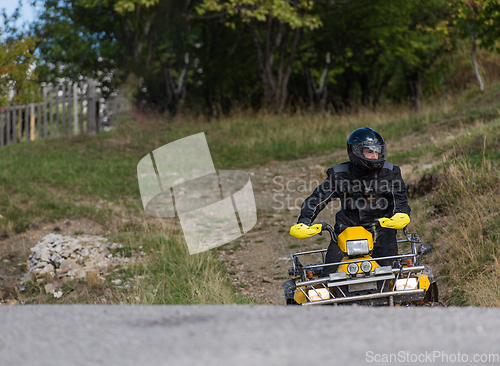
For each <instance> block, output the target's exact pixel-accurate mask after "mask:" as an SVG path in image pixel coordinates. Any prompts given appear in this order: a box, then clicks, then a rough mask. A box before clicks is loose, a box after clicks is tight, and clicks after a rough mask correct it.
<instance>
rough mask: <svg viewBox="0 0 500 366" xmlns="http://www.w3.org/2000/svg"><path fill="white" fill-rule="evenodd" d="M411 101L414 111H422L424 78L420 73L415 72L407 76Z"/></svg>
mask: <svg viewBox="0 0 500 366" xmlns="http://www.w3.org/2000/svg"><path fill="white" fill-rule="evenodd" d="M407 80H408V88H409V90H410V100H411V104H412V107H413V109H415V110H416V111H420V108H421V104H422V77H421V75H420V72H418V71H415V72H413V73H412V74H410V75H409V76H407Z"/></svg>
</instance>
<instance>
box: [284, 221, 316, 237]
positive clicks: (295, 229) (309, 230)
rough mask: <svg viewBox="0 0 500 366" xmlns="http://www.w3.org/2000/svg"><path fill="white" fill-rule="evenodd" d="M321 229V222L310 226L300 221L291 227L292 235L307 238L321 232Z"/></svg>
mask: <svg viewBox="0 0 500 366" xmlns="http://www.w3.org/2000/svg"><path fill="white" fill-rule="evenodd" d="M321 230H322V225H321V224H316V225H312V226H309V225H306V224H304V223H299V224H295V225H293V226H292V227H291V228H290V235H291V236H293V237H295V238H297V239H307V238H309V237H311V236H313V235H316V234H319V233H320V232H321Z"/></svg>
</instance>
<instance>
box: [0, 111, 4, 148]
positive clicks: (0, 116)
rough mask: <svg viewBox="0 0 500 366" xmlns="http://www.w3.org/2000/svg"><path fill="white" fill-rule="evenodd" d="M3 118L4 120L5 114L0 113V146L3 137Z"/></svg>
mask: <svg viewBox="0 0 500 366" xmlns="http://www.w3.org/2000/svg"><path fill="white" fill-rule="evenodd" d="M4 120H5V114H3V113H2V114H0V129H1V136H0V146H3V145H4V144H3V138H4V131H3V127H4Z"/></svg>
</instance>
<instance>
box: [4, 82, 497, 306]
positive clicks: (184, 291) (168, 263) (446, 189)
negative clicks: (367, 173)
mask: <svg viewBox="0 0 500 366" xmlns="http://www.w3.org/2000/svg"><path fill="white" fill-rule="evenodd" d="M499 94H500V84H492V85H490V86H489V87H488V88H487V90H486V92H485V93H478V92H477V91H474V90H471V91H468V92H467V93H465V94H464V95H462V96H461V97H459V98H458V99H456V100H453V101H447V102H440V103H438V104H436V105H432V106H427V107H425V108H424V110H423V111H421V112H420V113H415V112H414V111H411V110H410V109H408V108H405V107H392V108H389V109H386V110H380V111H377V112H373V111H370V110H362V109H361V110H358V111H357V112H352V113H350V114H346V115H342V116H337V115H308V114H302V115H301V114H297V115H293V116H287V115H284V116H276V115H269V114H256V115H235V116H232V117H231V118H225V119H221V120H218V121H213V122H210V123H208V122H206V121H203V120H199V119H189V118H183V117H179V119H177V120H175V121H172V120H168V119H164V118H162V117H159V116H136V117H135V118H134V117H132V116H131V115H124V116H121V119H120V121H119V124H118V126H117V128H116V129H115V130H113V131H111V132H107V133H101V134H99V135H97V136H79V137H71V138H61V139H58V140H53V141H38V142H34V143H22V144H18V145H11V146H7V147H3V148H1V149H0V183H1V184H0V198H1V200H0V213H1V214H2V215H3V217H4V219H2V220H0V231H2V232H3V235H13V234H15V233H19V232H23V231H25V230H27V229H28V228H29V227H30V225H31V224H36V223H43V222H49V221H56V220H59V219H64V218H90V219H93V220H95V221H97V222H100V223H102V224H103V225H104V226H105V227H106V225H108V223H109V222H110V221H112V219H113V218H114V217H116V216H118V217H120V215H122V214H123V212H125V214H126V215H131V216H135V217H139V218H141V219H140V220H142V223H141V224H138V225H137V224H131V223H123V224H122V225H118V228H117V229H116V230H115V231H114V234H113V235H114V236H113V240H115V241H119V242H121V243H122V244H123V245H124V247H125V248H126V251H127V255H130V256H133V255H139V254H138V253H140V252H141V251H144V252H145V253H148V255H147V256H146V257H145V259H144V260H143V261H140V262H138V263H137V265H135V266H133V267H131V268H128V269H121V270H119V271H117V272H115V273H114V274H113V275H112V276H110V277H109V278H108V279H107V280H106V281H105V282H99V281H97V280H95V279H93V280H92V279H91V280H90V281H87V283H81V282H78V281H75V282H73V283H67V284H65V287H64V292H65V293H66V294H67V296H66V295H65V296H63V298H62V299H63V300H55V299H53V297H51V295H47V294H45V293H44V290H43V286H41V285H40V284H30V286H29V289H27V290H26V297H27V299H28V300H27V301H28V302H61V301H67V302H90V303H92V302H106V303H120V302H122V303H141V304H146V303H150V304H165V303H173V304H178V303H231V302H248V301H250V300H247V299H243V298H241V297H238V296H237V295H236V294H235V291H234V287H233V285H232V284H230V283H229V282H228V281H227V280H226V273H225V271H226V269H225V268H224V267H223V266H222V265H221V264H220V262H219V261H218V260H217V259H216V255H215V253H213V252H207V253H202V254H199V255H195V256H189V255H187V253H186V249H185V243H184V242H183V239H182V238H181V236H180V234H179V233H178V232H176V231H172V230H171V229H167V228H164V227H161V226H157V223H156V222H152V221H151V222H150V221H144V220H143V219H144V218H145V217H144V216H142V215H143V213H142V204H141V202H140V197H139V190H138V185H137V182H136V179H137V178H136V165H137V162H138V161H139V160H140V159H141V158H142V157H143V156H144V155H146V154H147V153H149V152H150V151H152V150H154V149H156V148H158V147H160V146H162V145H164V144H166V143H169V142H171V141H174V140H177V139H180V138H183V137H186V136H189V135H192V134H194V133H198V132H205V134H206V136H207V140H208V144H209V147H210V150H211V154H212V158H213V160H214V164H215V167H216V169H234V168H238V169H244V168H248V167H251V166H255V165H258V164H265V163H267V162H270V161H272V160H280V161H285V160H293V159H297V158H303V157H305V156H324V155H326V154H331V153H334V152H343V151H345V141H346V138H347V136H348V135H349V134H350V132H352V131H353V130H354V129H356V128H358V127H363V126H370V127H373V128H375V129H377V130H378V131H379V132H380V133H381V134H382V135H383V136H384V137H385V138H386V140H387V141H388V142H389V143H390V144H391V146H392V148H391V149H389V158H388V160H390V161H391V162H394V163H397V164H403V163H405V164H413V163H416V162H418V161H419V159H421V158H422V157H424V156H431V157H433V158H434V159H438V160H439V161H440V162H441V163H440V164H438V165H436V166H435V167H434V168H433V169H435V170H436V171H440V172H441V173H442V175H443V176H446V177H448V179H447V180H444V181H443V182H442V184H443V185H442V186H441V187H440V188H439V190H438V191H437V193H436V194H435V195H434V196H433V197H432V198H426V199H425V200H424V199H420V200H419V201H415V202H413V203H412V206H413V207H414V214H413V216H412V217H413V219H412V225H416V226H417V228H418V231H419V232H421V233H426V234H425V235H426V236H427V237H428V238H429V239H431V240H433V241H435V243H436V247H437V248H438V250H437V251H436V254H435V256H434V257H435V261H436V262H435V263H436V265H437V266H439V261H441V260H442V261H445V262H446V263H447V264H446V265H444V266H442V272H441V275H442V276H443V278H444V281H445V282H446V283H447V284H448V286H449V287H448V288H449V289H453V291H451V290H450V291H449V293H446V294H445V295H446V296H447V301H449V303H453V304H480V305H488V304H490V305H491V304H494V303H495V302H494V300H493V299H494V298H495V296H497V291H496V290H495V289H494V287H493V286H489V283H493V284H495V283H496V282H495V281H498V280H496V278H500V277H498V276H496V277H495V278H494V279H492V280H491V281H482V280H484V279H486V278H489V277H488V276H489V274H490V273H492V274H497V275H498V274H499V273H498V262H497V258H498V255H497V254H498V253H497V252H496V249H495V248H496V244H497V242H498V240H500V234H497V232H498V230H499V228H500V222H497V221H496V220H495V219H494V216H495V215H494V213H495V212H497V211H498V210H497V209H499V208H500V202H497V201H498V200H497V198H496V195H495V194H494V192H495V189H496V188H497V185H498V182H497V177H498V169H497V166H498V161H499V159H500V153H499V150H500V149H498V147H500V121H499V119H498V118H499V112H498V110H499V109H500V98H498V96H499ZM339 156H340V155H339ZM343 160H345V157H341V158H340V157H339V158H338V159H337V158H335V159H333V160H332V161H331V162H332V163H333V162H334V163H338V162H340V161H343ZM321 163H322V164H324V163H327V162H323V161H322V162H321ZM427 211H429V212H427ZM436 211H437V213H436ZM433 212H434V213H433ZM436 215H437V216H436ZM484 217H487V219H484ZM429 227H430V228H429ZM278 231H279V232H284V231H283V229H278ZM231 245H232V247H230V246H228V247H227V248H228V249H229V248H232V250H237V249H238V248H239V246H240V244H239V243H234V244H231ZM140 246H142V249H140V248H139V247H140ZM463 278H465V279H466V281H463V280H462V279H463ZM116 279H121V280H122V283H124V284H125V283H127V284H128V287H124V286H122V288H118V287H117V286H116V285H115V284H113V283H112V282H111V281H112V280H116ZM480 286H485V287H488V288H489V290H487V289H483V291H482V292H481V293H482V294H489V295H484V296H483V297H484V298H479V297H477V296H476V297H474V295H473V293H474V291H473V289H474V288H479V287H480ZM497 288H498V287H497ZM477 292H478V291H476V293H477ZM496 298H498V297H496ZM488 299H489V300H488Z"/></svg>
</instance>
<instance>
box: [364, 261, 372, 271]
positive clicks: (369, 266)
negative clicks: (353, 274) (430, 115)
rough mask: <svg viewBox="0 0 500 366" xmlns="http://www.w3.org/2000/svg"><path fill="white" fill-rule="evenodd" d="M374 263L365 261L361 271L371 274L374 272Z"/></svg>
mask: <svg viewBox="0 0 500 366" xmlns="http://www.w3.org/2000/svg"><path fill="white" fill-rule="evenodd" d="M372 267H373V266H372V262H370V261H364V262H362V263H361V270H362V271H363V272H365V273H369V272H370V271H371V270H372Z"/></svg>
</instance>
